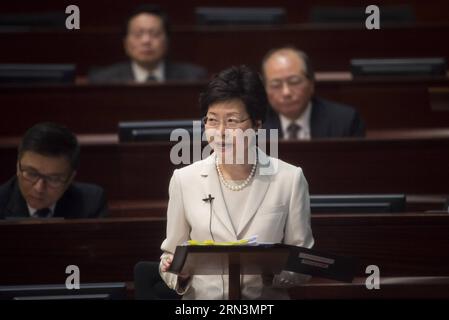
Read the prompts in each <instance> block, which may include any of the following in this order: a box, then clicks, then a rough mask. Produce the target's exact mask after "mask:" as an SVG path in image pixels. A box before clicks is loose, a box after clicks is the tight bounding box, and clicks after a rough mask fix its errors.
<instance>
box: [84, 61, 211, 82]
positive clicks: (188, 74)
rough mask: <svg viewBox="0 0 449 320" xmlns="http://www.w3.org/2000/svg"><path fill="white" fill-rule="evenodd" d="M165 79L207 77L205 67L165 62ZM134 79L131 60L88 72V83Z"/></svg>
mask: <svg viewBox="0 0 449 320" xmlns="http://www.w3.org/2000/svg"><path fill="white" fill-rule="evenodd" d="M164 76H165V80H179V81H195V80H205V79H207V71H206V69H204V68H202V67H200V66H196V65H193V64H187V63H174V62H168V61H167V62H166V63H165V75H164ZM133 81H134V74H133V71H132V68H131V62H122V63H117V64H114V65H112V66H109V67H106V68H104V69H101V70H98V71H95V72H92V73H90V74H89V82H90V83H127V82H133Z"/></svg>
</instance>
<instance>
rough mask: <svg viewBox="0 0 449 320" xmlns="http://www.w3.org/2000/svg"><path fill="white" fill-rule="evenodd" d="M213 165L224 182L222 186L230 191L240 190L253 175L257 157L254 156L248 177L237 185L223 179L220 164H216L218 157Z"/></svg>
mask: <svg viewBox="0 0 449 320" xmlns="http://www.w3.org/2000/svg"><path fill="white" fill-rule="evenodd" d="M215 166H216V167H217V172H218V176H219V177H220V180H221V182H222V183H223V184H224V186H225V187H226V188H228V189H230V190H232V191H240V190H242V189H243V188H245V187H246V186H247V185H248V183H249V182H250V181H251V179H252V178H253V177H254V174H255V173H256V168H257V158H256V163H255V164H253V167H252V168H251V172H250V173H249V176H248V178H246V179H245V181H243V183H241V184H238V185H232V184H230V183H229V182H227V181H226V180H225V178H224V176H223V173H222V172H221V170H220V166H219V164H218V157H217V158H216V160H215Z"/></svg>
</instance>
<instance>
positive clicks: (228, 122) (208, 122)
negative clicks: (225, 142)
mask: <svg viewBox="0 0 449 320" xmlns="http://www.w3.org/2000/svg"><path fill="white" fill-rule="evenodd" d="M249 119H250V118H246V119H242V120H240V119H238V118H234V117H230V118H226V119H225V120H224V126H225V128H227V129H237V128H238V127H239V126H240V124H241V123H243V122H245V121H248V120H249ZM203 123H204V125H205V126H208V127H210V128H217V127H218V126H219V125H220V123H221V121H220V120H219V119H217V118H215V117H208V116H206V117H204V118H203Z"/></svg>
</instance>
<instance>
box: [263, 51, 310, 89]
mask: <svg viewBox="0 0 449 320" xmlns="http://www.w3.org/2000/svg"><path fill="white" fill-rule="evenodd" d="M282 50H291V51H293V52H294V53H296V54H297V55H298V57H299V58H300V59H302V61H304V67H305V69H306V70H305V73H306V77H307V79H309V80H311V81H315V70H314V69H313V65H312V62H311V61H310V58H309V56H308V55H307V53H305V52H304V51H302V50H299V49H298V48H296V47H294V46H285V47H280V48H274V49H271V50H270V51H268V52H267V53H266V54H265V56H264V57H263V59H262V75H263V76H264V77H265V71H264V70H265V69H264V68H265V63H266V62H267V60H268V59H269V58H270V57H271V56H272V55H273V54H275V53H277V52H278V51H282Z"/></svg>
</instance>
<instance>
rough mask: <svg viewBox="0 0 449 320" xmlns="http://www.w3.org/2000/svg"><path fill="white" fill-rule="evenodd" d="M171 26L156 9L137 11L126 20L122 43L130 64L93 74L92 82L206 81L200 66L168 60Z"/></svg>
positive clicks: (204, 71) (205, 72) (139, 9)
mask: <svg viewBox="0 0 449 320" xmlns="http://www.w3.org/2000/svg"><path fill="white" fill-rule="evenodd" d="M169 30H170V27H169V23H168V17H167V15H166V14H165V13H164V12H163V11H162V10H161V9H160V8H159V7H157V6H151V5H143V6H140V7H138V8H136V9H135V10H134V11H133V12H132V13H131V14H130V16H129V17H128V19H127V20H126V35H125V38H124V40H123V45H124V48H125V52H126V55H127V56H128V57H129V61H127V62H122V63H118V64H115V65H112V66H109V67H107V68H105V69H102V70H98V71H96V72H92V73H91V74H90V75H89V82H91V83H132V82H137V83H145V82H164V81H167V80H179V81H194V80H202V79H206V78H207V71H206V70H205V69H204V68H202V67H199V66H196V65H193V64H186V63H175V62H172V61H169V60H168V59H167V53H168V47H169V40H170V39H169V38H170V31H169Z"/></svg>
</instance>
